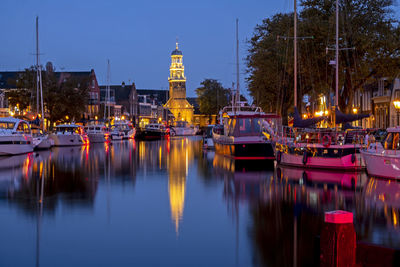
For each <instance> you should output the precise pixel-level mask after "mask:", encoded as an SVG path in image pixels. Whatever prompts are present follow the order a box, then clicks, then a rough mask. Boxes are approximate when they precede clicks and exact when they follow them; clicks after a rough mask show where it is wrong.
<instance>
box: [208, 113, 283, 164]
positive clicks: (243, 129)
mask: <svg viewBox="0 0 400 267" xmlns="http://www.w3.org/2000/svg"><path fill="white" fill-rule="evenodd" d="M220 115H221V119H220V121H221V122H222V123H223V124H222V125H217V126H215V127H214V128H213V141H214V146H215V152H216V153H217V154H220V155H224V156H227V157H231V158H233V159H236V160H272V161H273V160H274V159H275V156H274V149H273V142H272V138H270V137H268V136H266V135H265V134H264V131H263V127H264V124H265V122H266V121H270V122H271V123H272V120H279V119H280V117H279V116H277V115H276V114H266V113H264V112H263V111H262V110H261V108H260V107H250V106H246V107H244V106H241V107H229V106H227V107H225V108H224V109H223V110H222V111H220ZM275 124H276V123H275Z"/></svg>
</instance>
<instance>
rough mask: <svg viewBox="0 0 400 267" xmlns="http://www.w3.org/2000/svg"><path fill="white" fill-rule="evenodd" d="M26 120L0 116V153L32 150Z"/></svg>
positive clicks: (29, 130) (7, 153)
mask: <svg viewBox="0 0 400 267" xmlns="http://www.w3.org/2000/svg"><path fill="white" fill-rule="evenodd" d="M33 147H34V146H33V143H32V132H31V128H30V126H29V124H28V122H26V121H24V120H20V119H16V118H12V117H8V118H0V155H17V154H24V153H29V152H32V151H33Z"/></svg>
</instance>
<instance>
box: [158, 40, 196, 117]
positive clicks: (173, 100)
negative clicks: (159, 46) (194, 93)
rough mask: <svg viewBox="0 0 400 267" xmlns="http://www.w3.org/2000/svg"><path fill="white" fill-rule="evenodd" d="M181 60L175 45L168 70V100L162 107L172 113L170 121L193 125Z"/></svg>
mask: <svg viewBox="0 0 400 267" xmlns="http://www.w3.org/2000/svg"><path fill="white" fill-rule="evenodd" d="M182 58H183V55H182V51H180V50H179V47H178V43H176V48H175V50H174V51H172V53H171V66H170V68H169V78H168V81H169V100H168V101H167V103H166V104H165V106H164V107H165V108H168V109H169V110H170V112H171V113H172V116H173V117H172V118H171V120H174V121H187V122H189V123H193V112H194V107H193V106H192V105H191V104H190V103H189V102H188V101H187V99H186V77H185V67H184V66H183V62H182Z"/></svg>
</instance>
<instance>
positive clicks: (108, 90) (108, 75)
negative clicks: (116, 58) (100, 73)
mask: <svg viewBox="0 0 400 267" xmlns="http://www.w3.org/2000/svg"><path fill="white" fill-rule="evenodd" d="M107 81H108V83H107V93H108V95H107V97H108V98H107V101H108V106H107V113H108V116H107V119H109V118H110V113H111V112H110V108H111V107H110V101H111V93H110V60H109V59H108V60H107Z"/></svg>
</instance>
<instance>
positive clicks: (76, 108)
mask: <svg viewBox="0 0 400 267" xmlns="http://www.w3.org/2000/svg"><path fill="white" fill-rule="evenodd" d="M48 66H50V67H47V68H46V70H42V84H43V86H42V87H43V102H44V108H45V113H47V114H48V116H49V120H50V121H51V122H56V121H59V120H63V119H65V116H68V117H69V118H71V119H73V120H79V119H81V118H82V115H83V112H84V111H85V105H86V104H87V101H88V98H89V77H86V76H82V77H75V76H70V75H69V74H68V73H55V72H54V69H53V67H52V65H51V64H48ZM60 75H61V76H60ZM63 75H64V76H63ZM14 82H15V84H16V87H17V88H18V89H16V90H11V91H10V92H8V95H7V97H8V99H9V104H10V105H11V106H16V105H17V104H18V105H19V107H20V109H21V110H23V109H25V108H27V107H28V106H29V105H30V106H31V107H32V108H33V110H36V95H37V94H36V69H35V67H30V68H28V69H25V71H24V73H22V75H20V77H19V79H18V80H17V81H14Z"/></svg>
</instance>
